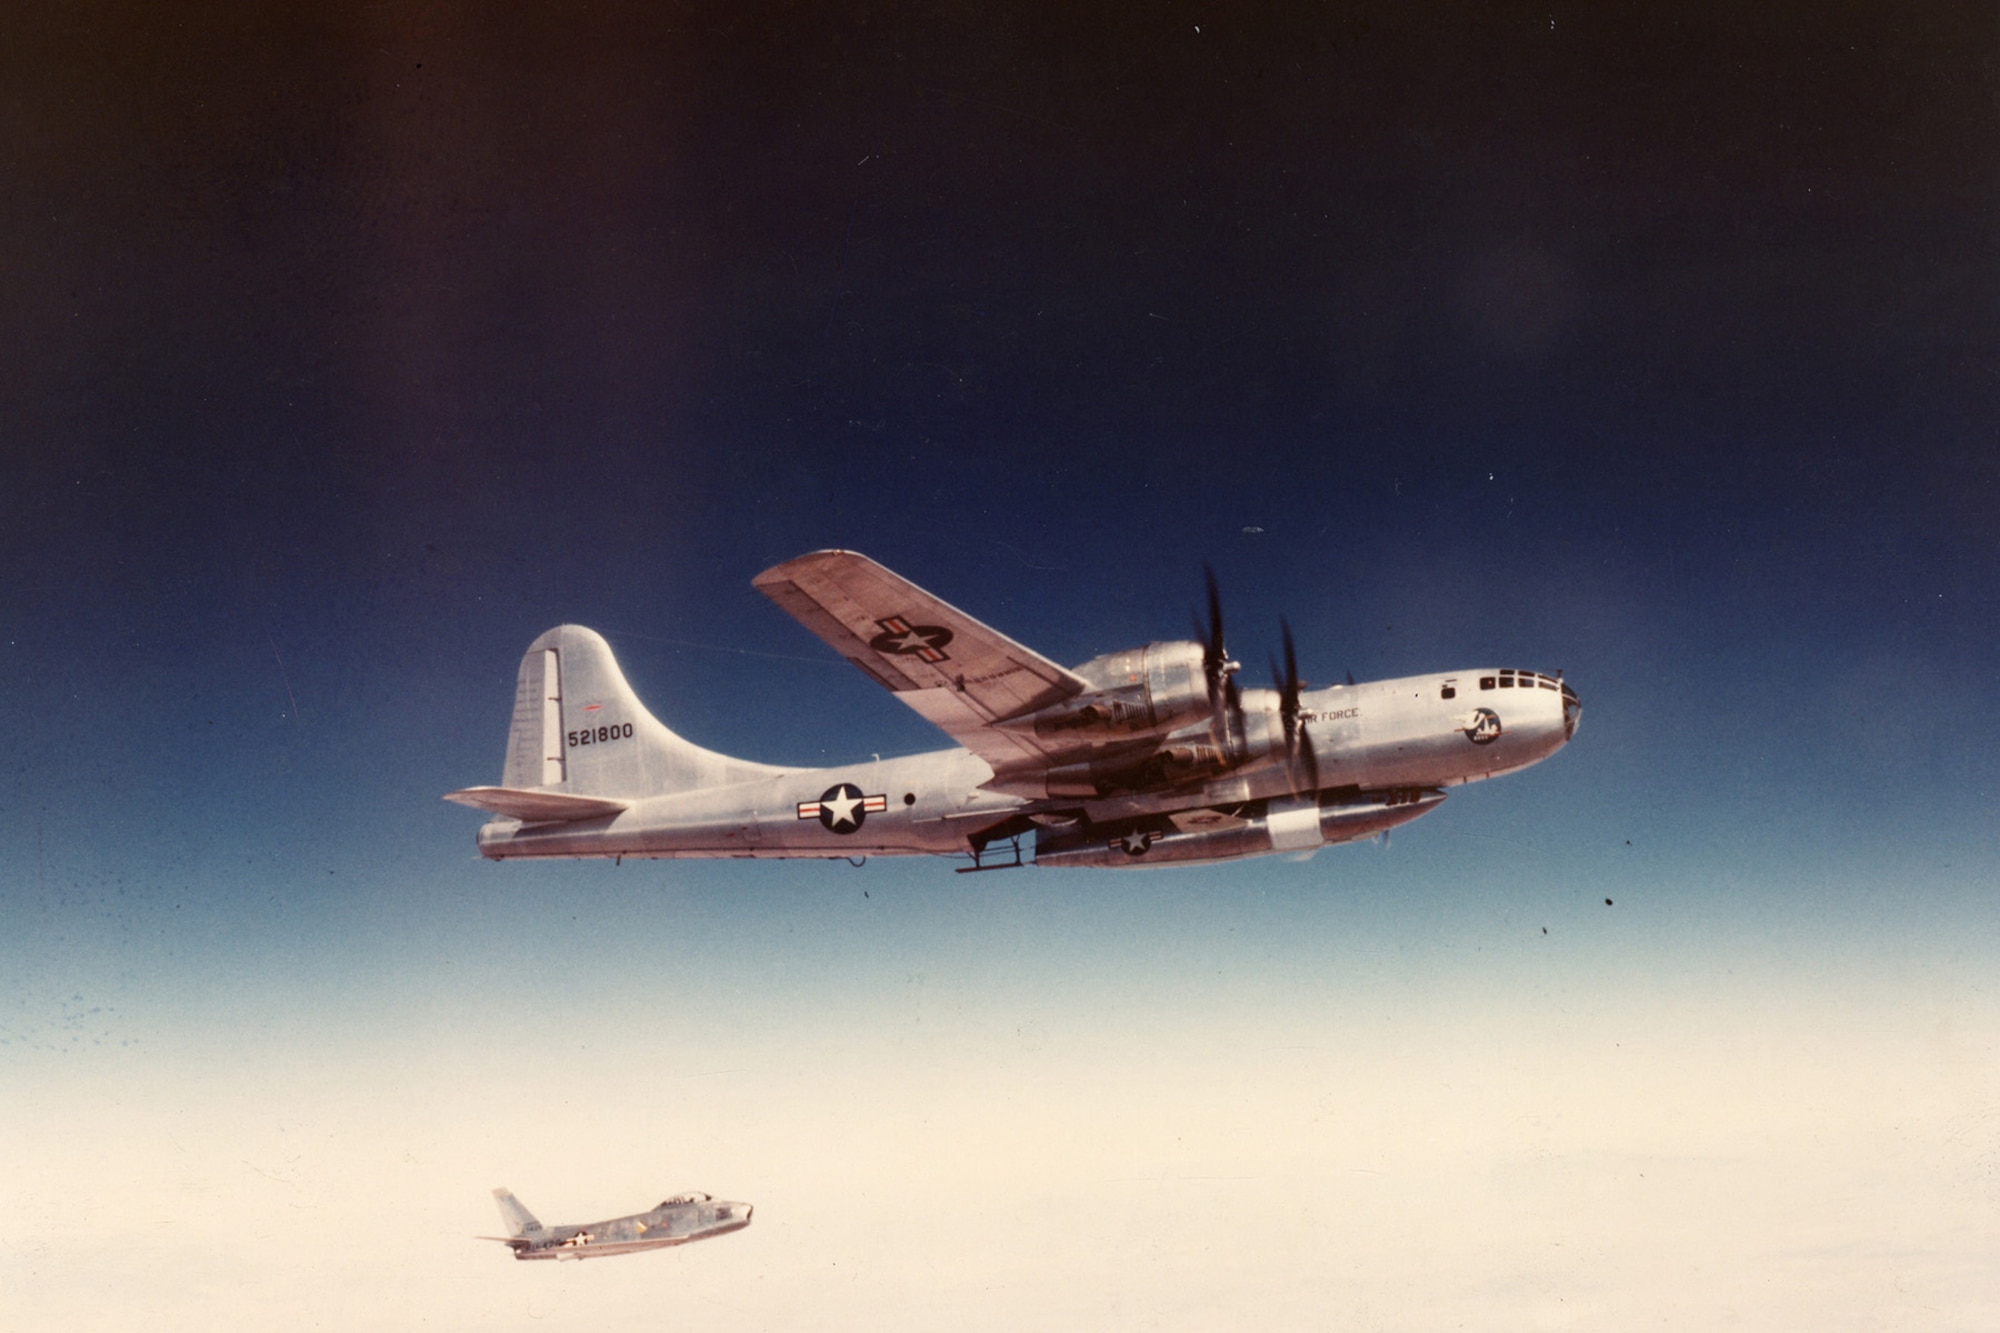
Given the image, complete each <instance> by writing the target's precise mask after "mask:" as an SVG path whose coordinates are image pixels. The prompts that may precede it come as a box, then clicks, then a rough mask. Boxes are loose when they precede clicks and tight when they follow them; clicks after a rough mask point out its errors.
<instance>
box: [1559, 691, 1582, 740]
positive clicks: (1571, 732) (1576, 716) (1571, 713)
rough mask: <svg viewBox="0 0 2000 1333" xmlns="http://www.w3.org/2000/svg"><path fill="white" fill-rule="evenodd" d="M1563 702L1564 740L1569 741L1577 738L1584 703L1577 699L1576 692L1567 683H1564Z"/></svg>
mask: <svg viewBox="0 0 2000 1333" xmlns="http://www.w3.org/2000/svg"><path fill="white" fill-rule="evenodd" d="M1562 701H1563V739H1564V740H1565V741H1568V740H1572V739H1574V738H1575V736H1576V724H1577V723H1578V722H1579V721H1581V720H1582V719H1583V702H1582V700H1580V699H1578V698H1577V697H1576V691H1575V690H1573V689H1571V688H1570V687H1569V683H1568V682H1567V681H1565V682H1563V687H1562Z"/></svg>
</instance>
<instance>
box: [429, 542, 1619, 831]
mask: <svg viewBox="0 0 2000 1333" xmlns="http://www.w3.org/2000/svg"><path fill="white" fill-rule="evenodd" d="M755 586H756V587H757V588H758V589H759V590H760V591H762V592H763V593H765V595H767V596H768V597H770V598H771V599H772V600H773V601H774V602H776V603H777V604H778V605H779V606H781V607H783V608H784V609H785V610H786V611H788V612H790V613H791V614H792V615H793V616H794V617H796V618H797V619H798V620H799V621H800V623H802V624H804V625H805V627H806V628H807V629H809V630H811V631H812V632H813V633H815V634H817V635H818V636H819V637H820V638H822V639H824V640H825V641H826V642H827V643H828V644H830V645H832V647H833V648H834V649H835V650H836V651H837V652H839V653H840V654H841V655H842V656H843V657H846V658H847V659H848V660H849V661H850V662H852V663H853V664H854V665H855V666H856V667H858V668H860V670H861V671H862V672H863V673H864V674H866V675H867V676H869V677H870V678H871V679H873V680H875V681H876V682H877V683H879V684H881V685H883V686H884V687H886V688H887V689H889V690H891V691H892V692H894V693H895V694H896V696H897V698H899V699H901V700H902V701H903V702H904V703H907V704H908V705H909V706H910V707H912V708H914V709H916V710H917V711H918V712H919V713H921V714H922V715H923V716H924V717H925V718H927V719H929V720H930V721H932V722H934V723H936V724H937V725H938V726H939V727H940V728H941V729H943V730H944V731H945V732H946V733H947V734H949V735H950V736H951V737H952V739H953V740H955V741H957V742H958V748H954V749H949V750H937V751H933V752H930V753H927V754H919V755H909V756H906V757H903V758H897V759H883V760H878V761H875V762H871V763H865V764H850V765H844V766H841V767H837V768H793V767H783V766H778V765H772V764H759V763H752V762H750V761H748V760H742V759H732V758H730V757H728V756H726V755H721V754H717V753H715V752H713V751H710V750H705V749H702V748H701V747H700V746H697V745H694V744H691V743H690V742H688V741H685V740H683V739H681V738H680V737H679V736H677V735H675V734H674V733H673V732H672V731H670V730H668V729H667V728H666V727H665V726H663V725H662V724H661V723H660V722H659V721H658V720H657V719H655V718H654V717H653V715H652V714H651V713H650V712H648V711H647V710H646V708H645V706H644V705H643V704H641V703H640V702H639V700H638V698H637V697H636V696H635V695H634V694H633V692H632V689H631V687H630V686H629V685H627V684H626V682H625V677H624V675H623V673H622V672H620V671H619V669H618V663H617V661H616V660H615V659H614V658H613V656H612V654H611V649H610V646H609V645H608V644H606V643H605V641H604V640H603V638H601V637H600V636H599V635H598V634H596V633H595V632H594V631H591V630H588V629H584V628H583V627H581V626H577V625H563V626H559V627H557V628H555V629H552V630H550V631H548V632H547V633H546V634H543V635H542V636H541V637H539V638H537V639H536V640H535V641H534V642H533V643H532V644H530V645H529V647H528V651H527V655H526V656H525V657H523V658H522V660H521V670H520V675H519V678H518V682H517V686H516V691H515V700H514V718H513V726H512V730H511V732H510V734H509V738H508V744H507V761H506V768H505V771H504V774H503V776H502V778H501V783H500V785H499V786H495V787H469V788H466V789H464V790H462V791H455V792H451V793H449V794H448V795H447V796H446V798H445V799H446V800H450V801H457V802H459V803H461V804H464V805H470V806H474V807H477V808H479V809H483V810H487V811H491V812H492V813H493V814H494V815H495V816H496V817H495V818H494V819H493V820H491V821H490V822H489V823H487V824H486V825H485V826H484V827H482V828H481V829H480V830H479V850H480V852H481V854H483V855H485V856H487V857H489V858H492V859H495V860H500V859H504V858H508V857H523V856H530V857H531V856H560V857H613V858H622V857H627V856H634V857H718V856H727V857H822V858H828V857H846V858H850V859H853V858H860V857H864V856H902V855H912V854H917V853H927V854H931V855H957V856H968V857H970V858H971V859H972V865H971V866H968V867H965V868H966V869H995V868H1000V867H999V866H998V865H995V864H994V859H995V857H996V856H997V855H998V853H996V852H995V850H994V848H995V847H996V845H1000V846H1007V847H1010V848H1011V849H1012V852H1013V857H1012V859H1011V860H1005V861H1002V862H1000V865H1004V866H1012V865H1018V864H1021V857H1020V839H1021V838H1022V837H1023V836H1024V835H1032V849H1033V853H1034V863H1035V864H1037V865H1043V866H1103V867H1139V866H1149V865H1169V864H1190V863H1198V862H1205V861H1218V860H1230V859H1234V858H1237V857H1244V856H1264V855H1269V854H1272V853H1279V852H1288V853H1295V854H1299V855H1302V856H1306V855H1311V854H1312V853H1313V852H1314V851H1316V850H1317V849H1318V848H1319V847H1321V846H1323V845H1326V844H1329V843H1339V842H1351V841H1354V840H1355V839H1358V838H1366V837H1372V836H1374V835H1376V834H1380V833H1384V832H1386V831H1387V830H1388V829H1390V828H1392V827H1394V826H1395V825H1398V824H1402V823H1405V822H1407V821H1409V820H1412V819H1415V818H1416V817H1418V816H1419V815H1422V814H1425V813H1427V812H1429V811H1430V810H1432V809H1435V808H1436V806H1437V805H1438V803H1439V802H1440V801H1442V800H1443V799H1444V795H1445V789H1446V788H1449V787H1454V786H1458V785H1460V784H1462V783H1467V782H1477V781H1480V780H1481V779H1484V778H1490V777H1497V776H1499V775H1500V774H1502V773H1511V772H1514V771H1515V770H1517V769H1521V768H1525V767H1527V766H1528V765H1530V764H1533V763H1538V762H1540V761H1541V760H1543V759H1546V758H1548V757H1549V756H1550V755H1551V754H1554V753H1555V752H1556V751H1557V750H1559V749H1561V748H1562V747H1563V746H1564V745H1565V744H1567V743H1568V742H1569V740H1570V738H1571V737H1572V736H1574V735H1575V734H1576V726H1577V720H1578V717H1579V714H1580V711H1581V706H1580V704H1579V703H1578V701H1577V697H1576V694H1575V692H1574V691H1572V690H1571V689H1570V688H1569V686H1567V685H1566V684H1564V683H1562V682H1561V681H1560V680H1559V679H1557V678H1556V677H1552V676H1546V675H1542V674H1540V673H1537V672H1532V671H1525V670H1513V669H1502V668H1496V667H1478V668H1471V669H1466V670H1460V671H1454V672H1437V673H1433V674H1430V675H1422V676H1405V677H1402V678H1400V679H1395V680H1379V681H1369V682H1365V683H1362V684H1350V685H1335V686H1331V687H1329V688H1326V689H1319V690H1308V689H1304V688H1303V687H1302V686H1301V685H1300V684H1299V682H1298V679H1297V673H1296V669H1295V667H1293V666H1292V664H1291V661H1290V659H1291V651H1290V650H1291V645H1290V635H1289V631H1287V635H1286V645H1285V646H1286V669H1285V671H1284V673H1283V675H1282V676H1281V678H1280V682H1279V686H1278V688H1276V689H1239V688H1238V686H1237V684H1236V682H1235V679H1234V674H1235V672H1236V670H1237V664H1236V663H1235V662H1233V661H1230V660H1228V655H1227V652H1226V651H1225V649H1224V648H1223V646H1222V634H1221V610H1220V605H1219V602H1218V601H1217V600H1216V599H1215V597H1214V594H1213V589H1212V588H1211V595H1210V618H1211V632H1210V635H1209V637H1208V639H1207V640H1206V641H1200V640H1189V641H1176V642H1166V643H1155V644H1150V645H1148V646H1147V647H1145V648H1138V649H1132V650H1129V651H1125V652H1118V653H1111V654H1107V655H1106V656H1104V657H1100V658H1096V659H1094V660H1093V661H1090V662H1086V663H1084V664H1083V665H1081V666H1078V667H1076V668H1074V669H1071V668H1066V667H1062V666H1059V665H1057V664H1056V663H1054V662H1051V661H1049V660H1048V659H1046V658H1044V657H1041V656H1040V655H1038V654H1036V653H1035V652H1033V651H1032V650H1030V649H1028V648H1025V647H1023V646H1021V645H1020V644H1018V643H1015V642H1014V641H1013V640H1012V639H1009V638H1007V637H1006V636H1005V635H1003V634H1000V633H999V632H998V631H996V630H993V629H991V628H989V627H988V626H986V625H983V624H981V623H980V622H979V621H977V620H974V619H973V618H972V617H970V616H968V615H966V614H965V613H964V612H962V611H959V610H958V609H956V608H955V607H952V606H950V605H948V604H947V603H945V602H942V601H940V600H939V599H937V598H936V597H933V596H932V595H931V594H929V593H927V592H925V591H924V590H923V589H921V588H919V587H917V586H916V585H915V584H913V583H910V582H909V581H907V580H905V579H903V578H901V577H899V576H898V575H896V574H894V573H891V572H890V571H889V570H887V569H884V568H883V567H882V566H880V565H878V564H876V563H875V562H874V561H872V560H869V559H868V558H867V557H865V556H862V555H857V554H855V553H853V552H849V551H816V552H814V553H812V554H810V555H804V556H800V557H799V558H797V559H795V560H789V561H787V562H785V563H784V564H782V565H778V566H776V567H775V568H773V569H769V570H766V571H765V572H764V573H763V574H760V575H758V577H757V579H756V580H755Z"/></svg>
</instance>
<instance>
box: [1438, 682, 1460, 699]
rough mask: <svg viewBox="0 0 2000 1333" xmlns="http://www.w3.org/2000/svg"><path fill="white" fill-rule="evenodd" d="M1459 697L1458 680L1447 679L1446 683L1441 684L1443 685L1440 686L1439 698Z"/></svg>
mask: <svg viewBox="0 0 2000 1333" xmlns="http://www.w3.org/2000/svg"><path fill="white" fill-rule="evenodd" d="M1457 697H1458V682H1457V681H1455V680H1448V681H1446V682H1445V683H1444V684H1443V685H1441V686H1439V687H1438V698H1440V699H1456V698H1457Z"/></svg>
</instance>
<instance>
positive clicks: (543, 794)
mask: <svg viewBox="0 0 2000 1333" xmlns="http://www.w3.org/2000/svg"><path fill="white" fill-rule="evenodd" d="M444 798H445V799H446V800H447V801H457V802H458V803H459V804H460V805H469V806H471V807H473V808H474V809H475V810H491V811H492V812H493V813H494V814H496V815H511V816H513V817H514V818H515V819H520V820H525V821H526V822H528V823H530V824H566V823H569V822H570V821H572V820H577V819H596V818H598V817H600V816H602V815H615V814H617V813H618V812H619V811H620V810H623V809H625V808H626V806H627V805H628V804H629V802H626V801H614V800H610V799H608V798H606V797H603V796H569V795H565V794H564V793H562V792H559V791H533V790H527V789H523V788H520V787H467V788H466V789H465V790H463V791H448V792H446V793H445V794H444Z"/></svg>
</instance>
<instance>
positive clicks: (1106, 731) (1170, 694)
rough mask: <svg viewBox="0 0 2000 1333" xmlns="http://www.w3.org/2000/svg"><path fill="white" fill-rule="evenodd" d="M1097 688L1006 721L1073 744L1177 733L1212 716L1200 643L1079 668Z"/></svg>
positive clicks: (1111, 657)
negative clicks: (1178, 730) (1209, 714)
mask: <svg viewBox="0 0 2000 1333" xmlns="http://www.w3.org/2000/svg"><path fill="white" fill-rule="evenodd" d="M1076 674H1077V675H1079V676H1081V677H1083V678H1084V679H1085V680H1087V681H1089V682H1090V684H1091V686H1092V688H1091V689H1090V690H1089V691H1087V692H1086V693H1083V694H1079V695H1077V696H1076V697H1075V698H1074V699H1065V700H1063V702H1061V703H1059V704H1052V705H1050V706H1049V707H1047V708H1044V709H1042V710H1040V711H1039V712H1034V713H1029V714H1027V715H1026V716H1023V717H1017V718H1010V719H1009V720H1008V721H1006V722H1004V723H1002V724H1001V725H1002V726H1004V727H1007V728H1009V729H1012V730H1020V731H1032V732H1033V733H1034V734H1035V735H1036V736H1037V737H1040V738H1041V739H1043V740H1044V741H1050V742H1054V743H1055V744H1056V745H1059V746H1063V747H1065V748H1067V745H1068V743H1069V742H1071V741H1074V742H1075V743H1076V744H1077V745H1079V746H1084V745H1093V744H1101V743H1103V742H1105V741H1111V740H1123V739H1128V738H1131V737H1134V736H1147V735H1157V734H1161V733H1165V732H1169V731H1174V730H1176V729H1178V728H1180V727H1184V726H1186V725H1188V724H1189V723H1190V722H1194V721H1197V720H1199V719H1203V718H1206V717H1207V716H1208V677H1207V675H1206V674H1205V673H1204V672H1203V670H1202V647H1201V645H1200V644H1198V643H1186V642H1182V643H1150V644H1147V645H1146V646H1145V647H1144V648H1133V649H1130V650H1128V651H1126V652H1122V653H1107V654H1105V655H1104V656H1103V657H1097V658H1092V659H1091V660H1090V661H1088V662H1085V663H1084V664H1083V665H1082V666H1080V667H1077V668H1076Z"/></svg>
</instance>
